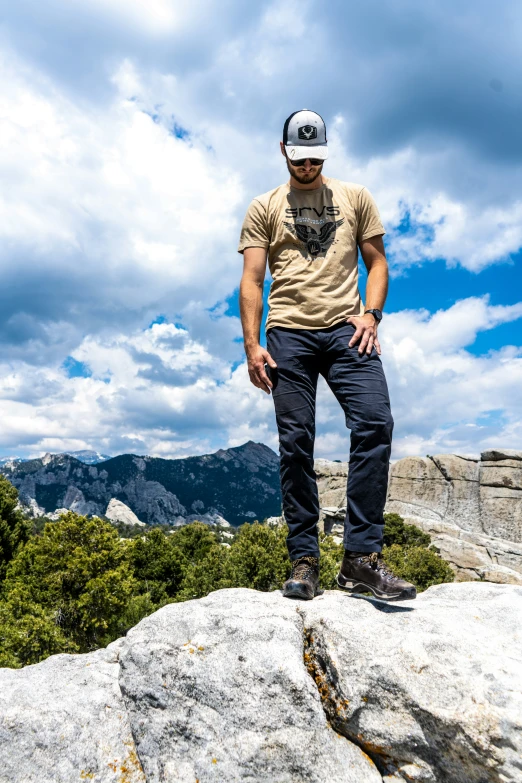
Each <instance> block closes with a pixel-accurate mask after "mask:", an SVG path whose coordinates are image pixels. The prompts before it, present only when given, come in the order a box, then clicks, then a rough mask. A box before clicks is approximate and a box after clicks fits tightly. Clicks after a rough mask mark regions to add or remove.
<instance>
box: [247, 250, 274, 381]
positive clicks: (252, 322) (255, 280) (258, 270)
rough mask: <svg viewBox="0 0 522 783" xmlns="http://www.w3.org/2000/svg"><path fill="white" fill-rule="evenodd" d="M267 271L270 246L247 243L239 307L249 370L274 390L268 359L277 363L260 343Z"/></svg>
mask: <svg viewBox="0 0 522 783" xmlns="http://www.w3.org/2000/svg"><path fill="white" fill-rule="evenodd" d="M265 271H266V248H264V247H246V248H245V250H244V251H243V276H242V278H241V283H240V286H239V311H240V313H241V325H242V327H243V339H244V344H245V353H246V356H247V360H248V374H249V375H250V380H251V381H252V383H253V384H254V386H257V387H258V388H259V389H263V391H265V392H266V393H267V394H270V389H271V388H272V381H271V380H270V378H269V377H268V376H267V374H266V372H265V362H266V363H267V364H269V365H270V367H276V366H277V365H276V363H275V362H274V360H273V359H272V357H271V356H270V354H269V353H268V351H267V350H266V349H265V348H262V347H261V345H260V343H259V333H260V328H261V319H262V317H263V285H264V281H265Z"/></svg>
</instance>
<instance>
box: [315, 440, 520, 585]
mask: <svg viewBox="0 0 522 783" xmlns="http://www.w3.org/2000/svg"><path fill="white" fill-rule="evenodd" d="M315 471H316V474H317V483H318V488H319V499H320V505H321V508H322V512H321V525H322V526H323V527H324V529H326V530H327V531H329V532H332V533H333V534H334V535H338V536H339V535H341V534H342V527H343V521H344V517H345V515H346V481H347V475H348V465H347V463H342V462H340V463H338V462H329V461H327V460H316V461H315ZM386 511H387V512H390V513H397V514H400V515H401V516H402V517H404V519H405V520H406V521H407V522H411V523H414V524H416V525H418V526H419V527H421V528H422V529H423V530H425V531H426V532H428V533H429V534H430V535H431V537H432V542H433V543H434V544H435V545H436V546H437V547H438V549H439V550H440V553H441V555H442V557H444V559H445V560H447V561H448V562H450V563H451V564H452V566H453V568H454V569H455V571H456V574H457V579H463V580H468V579H485V580H488V581H493V582H500V583H509V584H522V451H512V450H500V449H496V450H489V451H485V452H483V453H482V455H481V457H480V459H473V458H471V457H467V456H460V455H457V454H438V455H435V456H429V457H405V458H404V459H401V460H398V461H397V462H396V463H394V464H393V465H392V466H391V468H390V481H389V487H388V500H387V503H386Z"/></svg>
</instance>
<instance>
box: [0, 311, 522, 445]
mask: <svg viewBox="0 0 522 783" xmlns="http://www.w3.org/2000/svg"><path fill="white" fill-rule="evenodd" d="M520 317H522V302H521V303H519V304H517V305H513V306H509V307H499V306H492V305H490V304H489V303H488V301H487V299H484V298H482V299H477V298H470V299H467V300H463V301H459V302H457V303H456V304H455V305H454V306H453V307H450V308H449V309H447V310H443V311H440V312H437V313H434V314H430V313H428V312H426V311H423V310H409V311H402V312H399V313H394V314H391V315H389V316H388V317H387V319H386V323H383V326H382V336H381V342H382V346H383V357H382V359H383V363H384V367H385V370H386V374H387V378H388V384H389V387H390V396H391V400H392V407H393V414H394V418H395V423H396V426H395V437H394V457H395V458H398V457H401V456H405V455H407V454H412V453H414V454H423V453H441V452H447V451H450V452H454V451H457V452H460V453H477V452H479V451H480V450H481V449H483V448H487V447H490V446H494V445H498V444H499V443H501V444H502V445H503V446H504V447H509V446H512V447H516V446H517V444H518V443H519V442H520V436H521V434H522V425H521V421H522V404H521V401H520V387H521V384H522V348H520V347H515V346H505V347H504V348H502V349H501V350H498V351H491V352H490V353H489V354H487V355H485V356H476V355H474V354H473V353H471V352H470V351H469V346H471V345H472V344H473V342H474V340H475V339H476V337H477V335H478V334H479V333H480V332H481V331H483V330H487V329H492V328H494V327H495V326H496V325H498V324H500V323H511V322H513V321H514V320H516V319H518V318H520ZM237 351H238V353H237V358H238V362H240V357H241V356H242V349H241V346H237ZM74 359H75V360H76V361H78V362H81V363H82V366H84V367H86V368H88V370H89V373H88V377H72V378H69V377H67V372H66V370H65V369H64V368H55V369H42V368H34V367H31V366H29V365H27V364H22V363H19V364H18V366H17V367H16V368H13V367H12V366H11V369H10V370H8V369H7V368H6V367H5V366H4V367H0V370H1V371H2V372H1V377H2V381H1V383H0V396H1V397H2V398H3V410H4V416H3V418H2V425H1V428H0V448H1V449H2V450H3V451H6V450H7V451H12V450H13V449H16V448H20V447H22V448H23V449H24V450H26V451H29V452H31V453H41V452H43V451H46V450H52V451H56V450H70V449H78V448H87V447H93V448H96V449H99V450H101V451H104V452H106V453H118V452H121V451H132V452H135V453H140V454H143V453H150V454H153V455H156V456H167V457H180V456H187V455H190V454H196V453H205V452H207V451H212V450H214V449H217V448H219V447H222V446H235V445H239V444H241V443H244V442H245V440H248V439H253V440H256V441H262V442H264V443H266V444H267V445H269V446H271V447H272V448H273V449H274V450H276V451H277V430H276V426H275V416H274V410H273V402H272V399H271V397H270V396H269V395H266V394H265V393H264V392H263V391H261V390H260V389H257V388H256V387H254V386H253V385H252V384H251V383H250V380H249V377H248V373H247V367H246V363H245V362H244V361H241V362H240V363H238V365H237V366H236V367H235V369H233V370H232V368H231V364H230V361H229V360H228V359H223V358H221V357H220V356H219V355H216V354H212V353H210V352H209V351H208V349H207V348H206V347H205V345H203V344H202V343H201V342H199V341H196V340H194V339H193V338H192V337H191V335H190V333H189V332H188V331H187V330H186V329H184V328H181V327H177V326H175V325H174V324H172V323H158V324H153V325H151V326H150V327H148V328H147V329H145V330H141V331H139V332H135V333H133V334H131V335H129V334H123V333H122V334H120V335H113V336H111V337H110V338H101V337H88V338H86V339H85V340H84V341H83V342H82V344H81V345H80V346H79V347H78V348H77V350H76V351H75V352H74ZM348 451H349V432H348V430H347V429H346V426H345V422H344V415H343V414H342V411H341V409H340V407H339V405H338V403H337V402H336V400H335V398H334V397H333V394H332V393H331V391H330V390H329V389H328V387H327V385H326V382H325V380H324V379H322V378H320V382H319V386H318V402H317V439H316V450H315V453H316V456H319V457H320V456H324V457H329V458H332V459H346V458H347V455H348Z"/></svg>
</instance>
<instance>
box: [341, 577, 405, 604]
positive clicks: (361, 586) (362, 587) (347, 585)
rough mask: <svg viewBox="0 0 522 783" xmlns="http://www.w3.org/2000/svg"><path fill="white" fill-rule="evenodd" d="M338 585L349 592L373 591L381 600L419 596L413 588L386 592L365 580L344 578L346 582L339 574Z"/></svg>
mask: <svg viewBox="0 0 522 783" xmlns="http://www.w3.org/2000/svg"><path fill="white" fill-rule="evenodd" d="M336 582H337V587H338V588H339V589H340V590H344V591H345V592H347V593H372V595H373V596H374V597H375V598H380V599H381V601H412V600H413V599H414V598H416V597H417V591H416V590H415V589H414V590H413V591H412V590H400V591H399V592H398V593H385V592H383V591H382V590H379V589H378V588H377V587H373V586H372V585H368V584H365V583H364V582H351V581H350V580H349V579H346V580H344V584H341V583H340V582H339V576H337V579H336Z"/></svg>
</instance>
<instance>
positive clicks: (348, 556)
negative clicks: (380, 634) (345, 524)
mask: <svg viewBox="0 0 522 783" xmlns="http://www.w3.org/2000/svg"><path fill="white" fill-rule="evenodd" d="M337 585H338V586H339V587H340V588H341V590H347V591H348V592H350V593H366V592H370V593H372V594H373V595H374V596H375V598H381V599H383V600H385V601H408V600H411V599H412V598H415V597H416V596H417V590H416V589H415V587H414V586H413V585H412V584H410V583H409V582H406V581H405V580H404V579H400V577H398V576H395V574H394V573H393V571H392V570H391V569H390V567H389V566H387V565H386V564H385V563H384V560H383V559H382V557H381V555H380V552H371V553H367V552H348V551H347V550H345V553H344V558H343V562H342V564H341V570H340V571H339V573H338V574H337Z"/></svg>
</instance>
